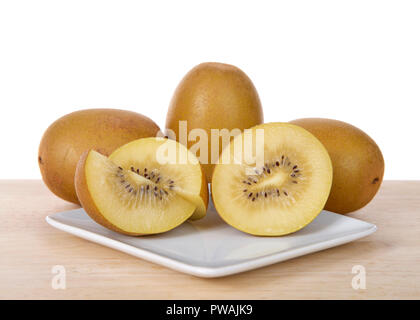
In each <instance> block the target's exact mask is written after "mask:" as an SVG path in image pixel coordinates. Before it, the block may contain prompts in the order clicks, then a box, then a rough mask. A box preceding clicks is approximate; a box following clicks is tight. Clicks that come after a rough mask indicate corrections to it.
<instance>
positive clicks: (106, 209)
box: [75, 138, 208, 235]
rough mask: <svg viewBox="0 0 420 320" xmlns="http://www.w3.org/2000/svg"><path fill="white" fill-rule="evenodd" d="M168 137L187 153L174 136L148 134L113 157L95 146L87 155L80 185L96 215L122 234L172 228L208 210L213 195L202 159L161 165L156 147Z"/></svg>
mask: <svg viewBox="0 0 420 320" xmlns="http://www.w3.org/2000/svg"><path fill="white" fill-rule="evenodd" d="M143 140H146V141H143ZM166 142H168V143H169V144H174V143H176V144H177V145H176V147H177V149H178V150H179V149H181V152H184V151H185V152H188V151H187V149H186V148H185V147H183V146H181V145H179V144H178V143H177V142H175V141H169V140H167V139H160V138H147V139H139V140H135V141H133V142H130V143H129V144H127V145H124V146H122V147H120V148H119V149H117V150H116V151H115V152H114V153H113V154H112V155H111V156H110V157H109V158H107V157H105V156H103V155H101V154H100V153H98V152H96V151H93V150H91V151H89V152H87V153H85V154H84V155H83V156H82V158H81V159H80V161H79V163H78V166H77V169H76V178H75V186H76V192H77V196H78V198H79V200H80V202H81V204H82V206H83V207H84V209H85V211H86V212H87V213H88V214H89V215H90V216H91V217H92V219H94V220H95V221H96V222H98V223H100V224H101V225H103V226H105V227H107V228H109V229H111V230H114V231H117V232H120V233H124V234H129V235H143V234H155V233H161V232H165V231H168V230H171V229H173V228H175V227H176V226H178V225H180V224H181V223H182V222H184V221H185V220H187V219H188V218H190V217H191V216H192V215H193V214H196V215H197V216H198V217H201V216H203V215H205V211H206V208H207V201H208V200H207V199H208V195H207V189H205V192H204V191H202V179H205V176H204V174H203V173H202V171H201V167H200V164H199V163H198V160H195V161H190V162H189V163H185V164H182V165H181V164H165V165H160V164H159V163H158V161H157V160H156V153H155V152H156V151H157V148H158V147H159V146H161V145H162V144H163V143H166ZM192 159H193V158H192ZM205 184H206V187H207V183H205Z"/></svg>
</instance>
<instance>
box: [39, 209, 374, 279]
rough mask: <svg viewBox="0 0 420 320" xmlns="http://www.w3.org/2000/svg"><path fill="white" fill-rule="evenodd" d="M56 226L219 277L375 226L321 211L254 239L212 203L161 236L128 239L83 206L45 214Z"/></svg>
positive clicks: (325, 245) (319, 247)
mask: <svg viewBox="0 0 420 320" xmlns="http://www.w3.org/2000/svg"><path fill="white" fill-rule="evenodd" d="M46 220H47V222H48V223H49V224H50V225H52V226H53V227H56V228H58V229H60V230H63V231H65V232H68V233H71V234H74V235H76V236H78V237H81V238H84V239H87V240H90V241H93V242H96V243H99V244H102V245H104V246H107V247H110V248H113V249H116V250H120V251H123V252H125V253H128V254H131V255H133V256H136V257H139V258H142V259H144V260H147V261H151V262H154V263H157V264H160V265H163V266H166V267H168V268H171V269H174V270H177V271H180V272H185V273H188V274H192V275H195V276H199V277H207V278H211V277H222V276H227V275H231V274H235V273H239V272H243V271H247V270H252V269H256V268H259V267H263V266H267V265H270V264H273V263H276V262H280V261H284V260H288V259H291V258H294V257H298V256H302V255H305V254H308V253H312V252H316V251H319V250H323V249H327V248H331V247H334V246H338V245H341V244H344V243H347V242H350V241H353V240H356V239H359V238H362V237H364V236H367V235H369V234H371V233H373V232H375V230H376V226H375V225H373V224H371V223H367V222H364V221H361V220H357V219H354V218H350V217H346V216H343V215H339V214H335V213H332V212H328V211H322V212H321V213H320V214H319V216H318V217H317V218H316V219H315V220H314V221H312V223H310V224H309V225H308V226H306V227H305V228H303V229H302V230H300V231H298V232H295V233H293V234H291V235H288V236H283V237H255V236H251V235H248V234H245V233H243V232H240V231H238V230H236V229H234V228H232V227H230V226H229V225H227V224H226V223H224V222H223V221H222V220H221V219H220V217H219V216H218V214H217V212H216V210H215V209H214V206H213V204H212V203H210V204H209V211H208V213H207V216H206V217H205V218H204V219H202V220H199V221H196V222H186V223H184V224H182V225H181V226H179V227H177V228H175V229H174V230H171V231H169V232H167V233H164V234H159V235H151V236H143V237H130V236H124V235H121V234H118V233H115V232H113V231H110V230H108V229H106V228H104V227H102V226H100V225H98V224H97V223H96V222H94V221H93V220H92V219H91V218H90V217H89V216H88V215H87V214H86V213H85V212H84V210H83V209H77V210H72V211H66V212H59V213H55V214H53V215H50V216H48V217H47V218H46Z"/></svg>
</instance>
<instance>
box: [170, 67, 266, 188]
mask: <svg viewBox="0 0 420 320" xmlns="http://www.w3.org/2000/svg"><path fill="white" fill-rule="evenodd" d="M179 121H187V127H188V132H190V131H191V130H193V129H203V130H205V131H206V132H207V135H208V137H209V141H208V143H209V146H208V156H209V159H208V163H207V164H202V166H203V170H204V172H205V173H206V179H207V181H208V182H209V183H211V177H212V172H213V169H214V164H211V145H210V142H211V139H210V137H211V129H219V130H220V129H228V130H232V129H240V130H241V131H243V130H244V129H247V128H251V127H253V126H255V125H258V124H261V123H263V122H264V116H263V109H262V106H261V101H260V98H259V96H258V92H257V90H256V88H255V86H254V84H253V83H252V81H251V79H250V78H249V77H248V76H247V75H246V74H245V72H243V71H242V70H241V69H239V68H238V67H236V66H233V65H229V64H224V63H217V62H205V63H201V64H199V65H197V66H195V67H194V68H193V69H191V70H190V71H189V72H188V73H187V74H186V75H185V76H184V78H183V79H182V80H181V81H180V83H179V84H178V86H177V88H176V90H175V92H174V94H173V97H172V100H171V102H170V105H169V108H168V113H167V116H166V129H170V130H173V131H174V133H175V135H176V139H177V140H178V142H179V141H180V139H179V138H180V132H179ZM168 135H169V134H168ZM195 143H196V142H195V141H188V142H187V144H188V145H187V147H188V148H190V147H191V146H192V145H194V144H195ZM221 152H222V139H221V137H220V138H219V154H220V153H221Z"/></svg>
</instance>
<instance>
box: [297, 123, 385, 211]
mask: <svg viewBox="0 0 420 320" xmlns="http://www.w3.org/2000/svg"><path fill="white" fill-rule="evenodd" d="M291 123H293V124H296V125H298V126H300V127H302V128H305V129H306V130H308V131H310V132H311V133H312V134H313V135H314V136H316V137H317V138H318V139H319V140H320V141H321V142H322V144H323V145H324V146H325V148H326V149H327V150H328V153H329V155H330V157H331V161H332V164H333V168H334V176H333V184H332V188H331V193H330V196H329V198H328V201H327V203H326V205H325V209H326V210H330V211H333V212H337V213H342V214H345V213H349V212H352V211H355V210H358V209H360V208H363V207H364V206H365V205H367V204H368V203H369V202H370V201H371V200H372V199H373V197H374V196H375V195H376V193H377V191H378V190H379V187H380V185H381V183H382V179H383V176H384V168H385V164H384V158H383V156H382V152H381V150H380V149H379V147H378V145H377V144H376V143H375V141H374V140H373V139H372V138H371V137H369V136H368V135H367V134H366V133H365V132H363V131H362V130H360V129H358V128H356V127H355V126H352V125H350V124H348V123H345V122H342V121H338V120H332V119H323V118H304V119H297V120H293V121H291Z"/></svg>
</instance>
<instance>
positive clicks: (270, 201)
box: [212, 123, 332, 236]
mask: <svg viewBox="0 0 420 320" xmlns="http://www.w3.org/2000/svg"><path fill="white" fill-rule="evenodd" d="M250 130H251V133H252V136H253V139H252V140H249V139H245V135H244V133H243V134H241V135H238V136H236V137H235V138H234V139H233V141H231V143H230V144H229V146H228V147H226V148H225V149H224V150H223V152H222V154H221V157H220V159H219V162H220V163H219V164H217V165H216V168H215V170H214V173H213V177H212V198H213V202H214V205H215V207H216V210H217V212H218V213H219V215H220V216H221V217H222V219H223V220H225V221H226V222H227V223H228V224H230V225H231V226H233V227H235V228H236V229H238V230H241V231H243V232H246V233H250V234H253V235H260V236H280V235H285V234H289V233H292V232H295V231H297V230H299V229H301V228H303V227H304V226H306V225H307V224H308V223H310V222H311V221H312V220H313V219H314V218H315V217H316V216H317V215H318V214H319V213H320V212H321V211H322V209H323V207H324V205H325V203H326V201H327V199H328V195H329V192H330V188H331V183H332V164H331V159H330V157H329V155H328V152H327V150H326V149H325V147H324V146H323V145H322V144H321V142H320V141H319V140H318V139H317V138H315V136H313V135H312V134H311V133H309V132H308V131H306V130H305V129H303V128H301V127H298V126H295V125H292V124H288V123H267V124H262V125H258V126H255V127H253V128H251V129H250ZM257 130H258V131H259V132H263V135H264V142H263V148H262V149H263V150H264V156H263V163H262V165H261V164H258V163H257V162H258V160H257V159H258V156H257V157H256V158H255V159H256V160H255V162H254V163H252V162H251V163H248V162H250V161H249V160H247V161H245V158H244V155H243V154H242V153H243V152H240V150H239V149H240V148H235V145H237V144H238V143H239V144H242V145H243V148H242V150H245V149H246V148H247V146H246V143H248V144H252V145H251V146H248V147H249V148H250V149H249V150H254V152H257V150H262V149H259V148H257V146H256V143H257V142H258V140H257V139H256V132H257ZM225 153H229V155H227V154H225ZM226 159H231V160H230V161H228V162H226Z"/></svg>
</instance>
